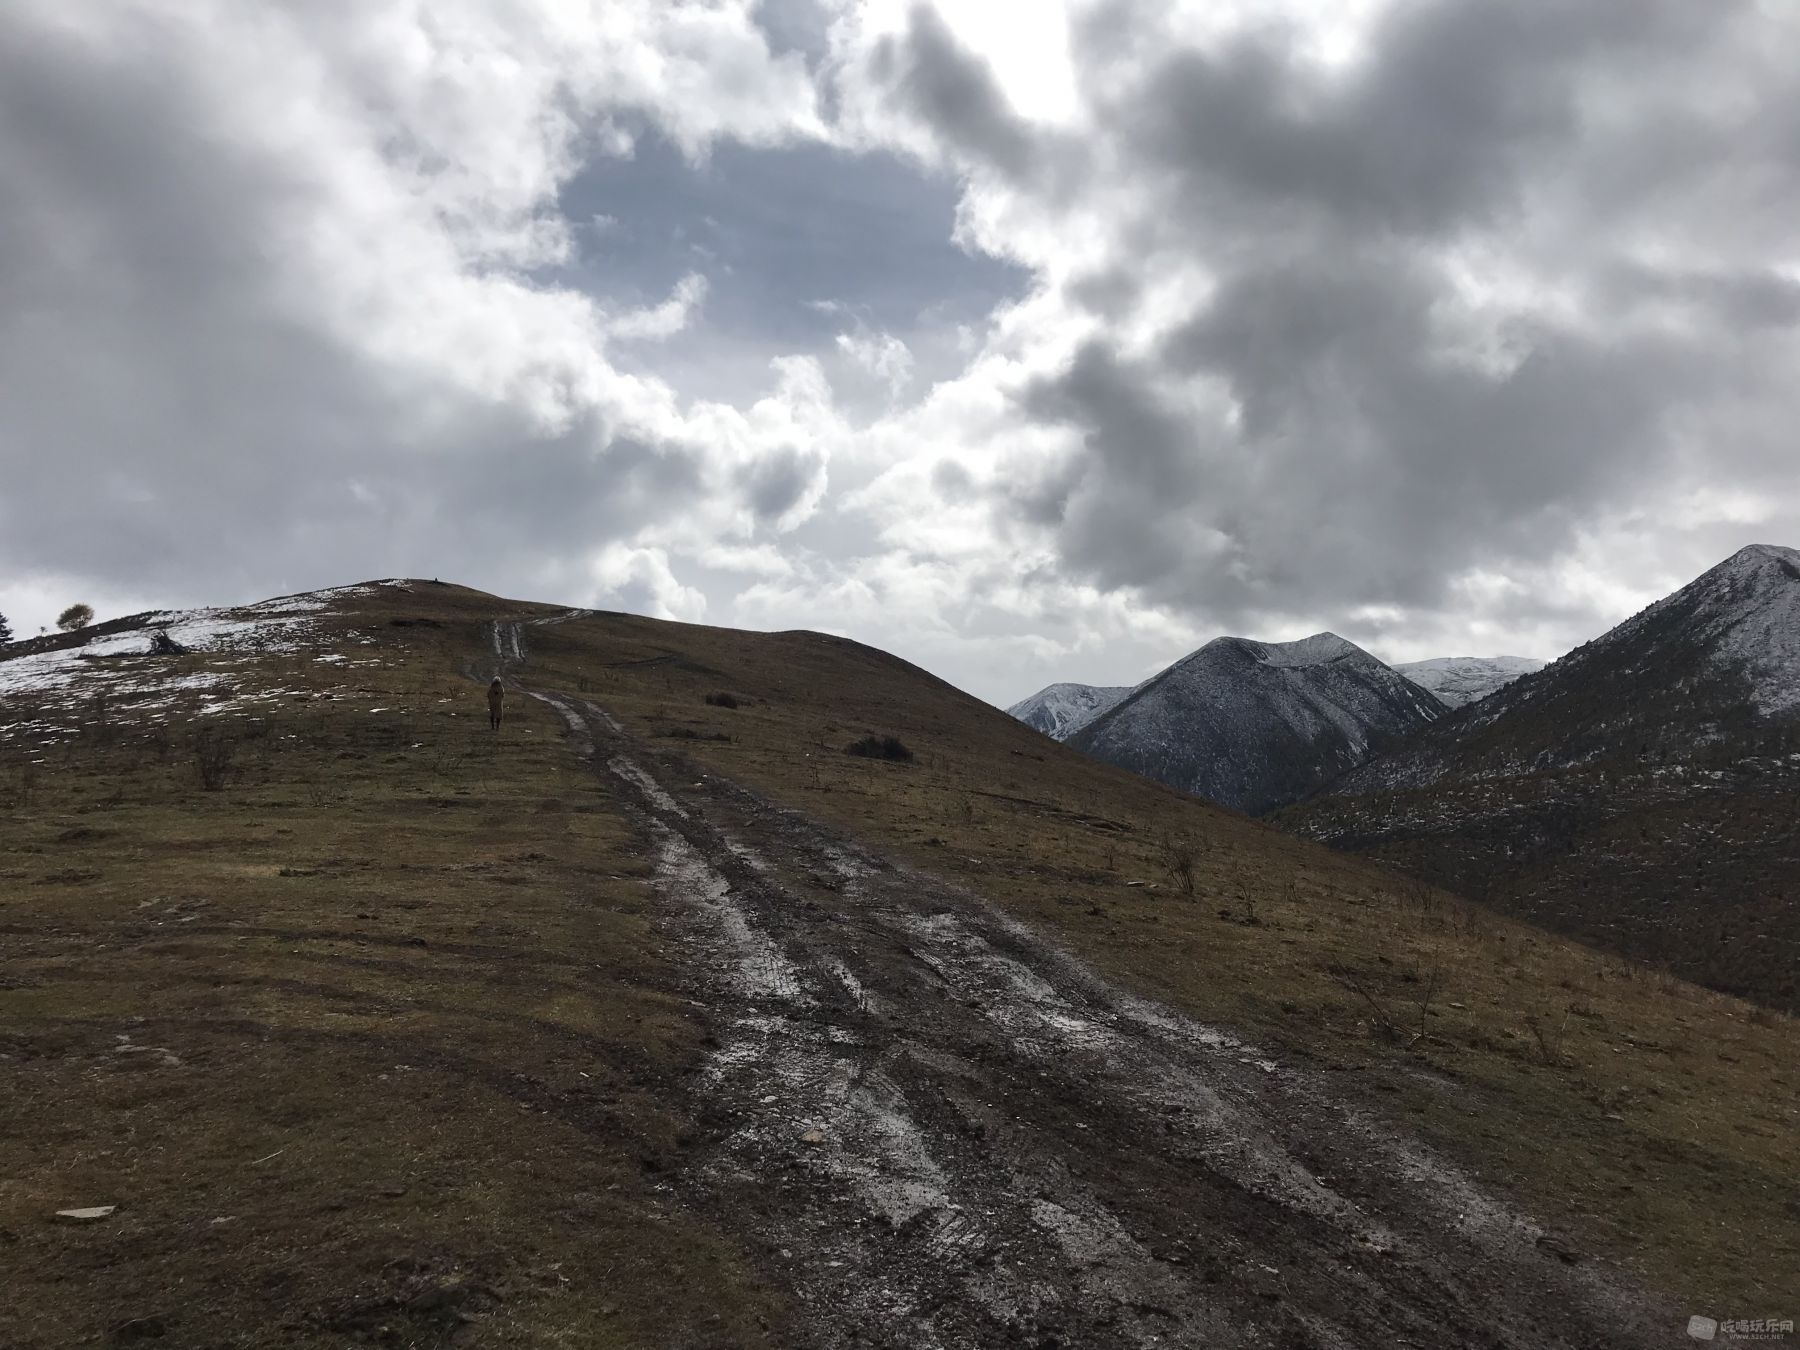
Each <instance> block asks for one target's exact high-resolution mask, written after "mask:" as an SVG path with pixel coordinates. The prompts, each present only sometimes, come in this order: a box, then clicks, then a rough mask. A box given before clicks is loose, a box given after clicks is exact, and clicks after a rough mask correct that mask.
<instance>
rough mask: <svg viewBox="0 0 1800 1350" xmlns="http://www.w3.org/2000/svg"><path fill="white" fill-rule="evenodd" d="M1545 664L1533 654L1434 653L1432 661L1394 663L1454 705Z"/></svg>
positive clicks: (1449, 704)
mask: <svg viewBox="0 0 1800 1350" xmlns="http://www.w3.org/2000/svg"><path fill="white" fill-rule="evenodd" d="M1543 668H1544V663H1543V662H1542V661H1538V660H1535V659H1533V658H1532V657H1529V656H1434V657H1432V658H1431V659H1430V660H1428V661H1404V662H1402V663H1401V664H1399V665H1397V666H1395V667H1394V669H1395V670H1397V671H1399V672H1400V673H1401V674H1402V675H1404V676H1406V678H1407V679H1409V680H1411V681H1412V682H1413V683H1414V684H1416V685H1420V686H1422V687H1423V688H1426V689H1429V690H1430V691H1431V692H1432V693H1434V694H1436V695H1437V696H1438V701H1439V702H1440V703H1443V704H1445V705H1447V706H1449V707H1452V708H1460V707H1462V706H1463V704H1465V703H1473V702H1475V701H1476V700H1477V699H1483V698H1486V697H1487V696H1488V695H1489V694H1491V693H1493V692H1494V691H1495V690H1496V689H1499V688H1500V687H1501V686H1503V685H1508V684H1511V683H1512V682H1513V681H1514V680H1516V679H1518V678H1519V676H1521V675H1529V674H1531V673H1532V672H1533V671H1538V670H1542V669H1543Z"/></svg>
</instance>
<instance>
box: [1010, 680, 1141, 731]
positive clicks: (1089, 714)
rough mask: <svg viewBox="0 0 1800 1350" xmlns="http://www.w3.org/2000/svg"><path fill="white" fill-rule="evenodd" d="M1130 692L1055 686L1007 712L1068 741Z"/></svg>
mask: <svg viewBox="0 0 1800 1350" xmlns="http://www.w3.org/2000/svg"><path fill="white" fill-rule="evenodd" d="M1130 692H1131V686H1130V685H1098V684H1052V685H1048V686H1046V687H1045V688H1043V689H1040V690H1038V691H1037V693H1035V694H1033V695H1032V696H1031V697H1030V698H1027V699H1021V700H1020V701H1019V702H1017V703H1015V704H1013V705H1012V707H1010V708H1008V709H1007V710H1006V711H1007V712H1009V713H1011V714H1012V715H1013V716H1014V717H1016V718H1018V719H1019V720H1020V721H1021V722H1023V723H1024V724H1025V725H1026V726H1028V727H1036V728H1037V729H1038V730H1039V731H1041V732H1043V733H1044V734H1045V735H1046V736H1048V737H1050V738H1051V739H1052V740H1058V741H1066V740H1068V739H1069V737H1071V736H1073V735H1074V734H1075V733H1076V732H1077V731H1080V730H1081V729H1082V728H1083V727H1085V726H1086V725H1087V724H1088V723H1089V722H1091V721H1093V720H1094V719H1095V718H1096V717H1098V716H1100V714H1102V713H1104V712H1105V711H1106V710H1107V709H1108V708H1111V707H1112V706H1113V705H1114V704H1115V703H1117V702H1118V701H1119V700H1120V699H1122V698H1124V697H1125V695H1127V694H1129V693H1130Z"/></svg>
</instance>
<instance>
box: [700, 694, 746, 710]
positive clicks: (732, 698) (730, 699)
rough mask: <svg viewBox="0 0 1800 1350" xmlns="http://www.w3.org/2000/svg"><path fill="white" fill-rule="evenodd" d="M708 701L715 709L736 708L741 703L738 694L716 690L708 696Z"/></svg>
mask: <svg viewBox="0 0 1800 1350" xmlns="http://www.w3.org/2000/svg"><path fill="white" fill-rule="evenodd" d="M706 701H707V703H708V704H710V705H711V706H712V707H715V708H736V707H739V706H740V701H739V699H738V696H737V695H736V694H728V693H726V692H725V691H724V690H723V689H715V690H713V691H712V693H710V694H708V695H707V696H706Z"/></svg>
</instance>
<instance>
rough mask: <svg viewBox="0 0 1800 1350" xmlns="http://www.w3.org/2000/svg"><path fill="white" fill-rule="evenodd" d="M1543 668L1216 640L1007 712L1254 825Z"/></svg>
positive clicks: (1321, 636) (1501, 659) (1047, 692)
mask: <svg viewBox="0 0 1800 1350" xmlns="http://www.w3.org/2000/svg"><path fill="white" fill-rule="evenodd" d="M1542 666H1543V662H1541V661H1533V660H1530V659H1528V658H1526V657H1518V656H1492V657H1481V656H1449V657H1439V658H1436V659H1434V660H1430V661H1415V662H1412V663H1410V664H1408V665H1404V666H1388V665H1384V664H1383V663H1382V662H1381V661H1379V660H1377V659H1376V658H1375V657H1373V656H1371V655H1370V654H1369V653H1368V652H1366V651H1364V650H1363V649H1362V648H1360V647H1358V646H1357V645H1356V644H1355V643H1353V642H1349V641H1347V640H1346V639H1344V638H1341V637H1338V636H1337V635H1336V634H1335V633H1315V634H1314V635H1313V636H1312V637H1309V638H1303V639H1301V640H1300V641H1298V642H1258V641H1255V640H1254V639H1251V638H1239V637H1222V638H1217V639H1215V640H1214V641H1212V642H1209V643H1207V644H1206V646H1204V647H1202V648H1200V649H1199V650H1198V651H1195V652H1191V653H1189V654H1188V655H1187V656H1185V657H1183V658H1182V659H1181V660H1179V661H1177V662H1176V663H1175V664H1174V665H1172V666H1170V667H1169V668H1168V669H1166V670H1164V671H1162V672H1161V673H1160V674H1158V675H1155V676H1153V677H1152V678H1150V679H1148V680H1146V681H1145V682H1144V683H1143V684H1140V685H1137V686H1135V687H1130V686H1117V685H1113V686H1107V685H1092V684H1071V683H1062V684H1053V685H1050V686H1048V687H1047V688H1044V689H1040V690H1039V691H1038V692H1037V693H1035V694H1033V695H1032V696H1031V697H1030V698H1027V699H1023V700H1021V701H1020V702H1018V703H1015V704H1013V706H1012V707H1010V708H1008V709H1007V712H1009V713H1011V714H1012V715H1013V716H1014V717H1016V718H1018V719H1019V720H1020V721H1021V722H1024V723H1026V724H1027V725H1029V726H1033V727H1036V728H1037V729H1038V730H1039V731H1041V732H1043V733H1044V734H1045V735H1047V736H1050V737H1053V738H1054V739H1056V740H1059V741H1068V742H1069V743H1070V744H1072V745H1075V746H1077V747H1078V748H1080V749H1083V750H1086V751H1087V752H1088V753H1089V754H1092V755H1094V756H1095V757H1096V758H1099V759H1103V760H1106V761H1107V762H1109V763H1112V764H1117V765H1119V766H1121V767H1123V768H1128V769H1132V770H1134V771H1136V772H1138V773H1141V774H1144V775H1145V776H1146V777H1149V778H1155V779H1157V780H1158V781H1159V782H1163V783H1167V784H1169V785H1170V786H1171V787H1178V788H1181V789H1183V790H1184V791H1188V792H1193V793H1196V794H1198V795H1199V796H1202V797H1207V798H1210V799H1211V800H1213V801H1216V802H1218V803H1220V804H1221V805H1225V806H1232V807H1236V808H1237V809H1239V810H1241V811H1248V812H1251V813H1256V812H1261V811H1268V810H1273V809H1274V808H1276V807H1279V806H1284V805H1287V804H1288V803H1291V802H1295V801H1299V800H1300V799H1301V798H1303V797H1305V796H1307V795H1309V794H1310V793H1312V792H1316V791H1317V790H1318V789H1319V788H1321V787H1322V786H1324V785H1325V784H1326V783H1327V782H1330V781H1331V780H1332V779H1333V778H1335V777H1337V776H1338V775H1339V774H1342V773H1345V772H1347V771H1348V770H1350V769H1352V768H1354V767H1355V766H1356V765H1358V764H1361V763H1362V762H1363V761H1364V760H1366V759H1367V758H1368V757H1369V755H1370V754H1372V753H1373V752H1374V750H1375V749H1376V748H1378V747H1381V746H1385V745H1388V744H1391V743H1393V742H1394V741H1395V739H1396V738H1398V737H1403V736H1405V735H1406V734H1407V733H1408V732H1409V731H1411V730H1412V729H1414V728H1415V727H1417V726H1419V725H1422V724H1424V723H1425V722H1430V721H1434V720H1436V719H1437V718H1438V717H1441V716H1442V715H1443V714H1444V713H1445V712H1446V711H1447V710H1449V709H1451V708H1458V707H1462V706H1463V705H1464V704H1466V703H1470V702H1473V701H1474V700H1476V699H1480V698H1483V697H1485V696H1486V695H1488V694H1490V693H1492V692H1493V691H1494V690H1496V689H1498V688H1500V687H1502V686H1503V685H1505V684H1506V683H1507V682H1509V681H1511V680H1513V679H1516V678H1518V676H1519V675H1521V674H1525V673H1528V672H1530V671H1534V670H1538V669H1541V668H1542Z"/></svg>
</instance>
